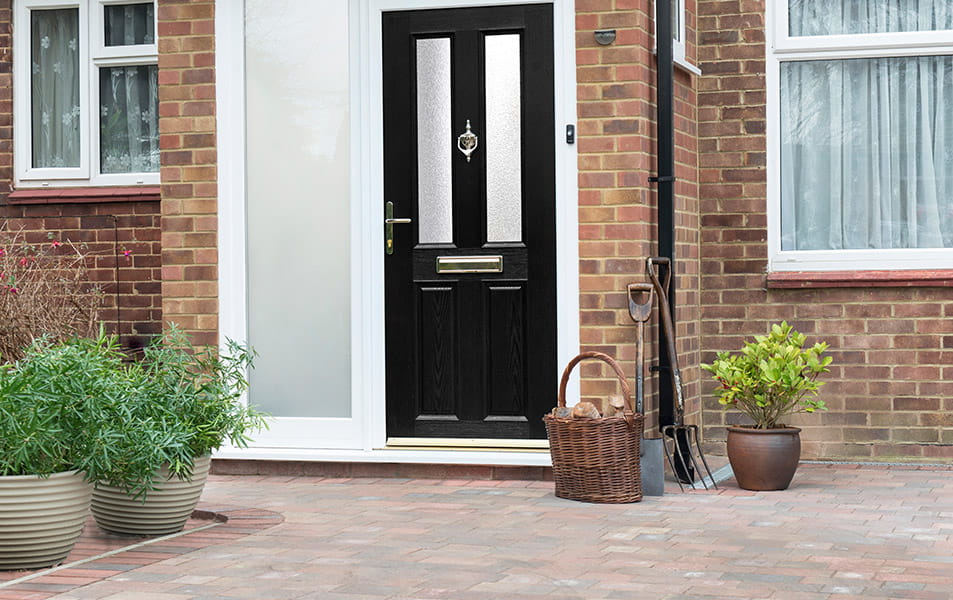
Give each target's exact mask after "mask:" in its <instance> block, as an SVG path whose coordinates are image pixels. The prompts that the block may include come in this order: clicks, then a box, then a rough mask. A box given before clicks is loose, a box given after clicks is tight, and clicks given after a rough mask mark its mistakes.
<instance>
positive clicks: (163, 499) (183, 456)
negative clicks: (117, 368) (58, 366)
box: [92, 325, 265, 535]
mask: <svg viewBox="0 0 953 600" xmlns="http://www.w3.org/2000/svg"><path fill="white" fill-rule="evenodd" d="M252 357H253V353H252V352H251V351H250V350H248V349H247V348H245V347H243V346H241V345H239V344H237V343H235V342H233V341H231V340H229V341H228V346H227V351H226V352H224V353H220V352H218V351H217V350H214V349H211V348H200V349H197V348H195V347H194V346H193V345H192V344H191V342H190V340H189V339H188V337H187V336H186V335H185V334H184V333H183V332H182V331H181V330H179V329H178V328H177V327H175V326H174V325H170V327H169V329H168V330H167V332H166V333H165V334H163V335H162V336H161V337H160V338H159V339H157V340H156V341H155V342H154V343H152V344H150V345H149V346H147V347H146V348H145V350H144V356H143V359H142V360H141V361H138V362H136V363H131V364H129V365H127V368H126V371H125V377H126V387H127V389H128V398H127V404H128V406H129V410H130V411H131V413H132V414H133V415H135V418H137V419H140V420H145V421H148V422H150V423H156V424H158V425H159V427H158V430H159V431H161V432H162V433H163V434H164V436H165V437H166V438H167V439H168V440H169V441H170V442H171V443H170V444H168V445H165V446H161V449H160V450H159V451H158V452H157V453H156V454H154V455H153V456H152V458H151V468H152V471H153V472H154V476H153V477H152V479H151V481H150V484H149V485H148V486H138V487H130V486H127V485H123V482H121V481H118V482H117V481H110V480H109V479H105V480H103V481H100V482H99V483H97V485H96V488H95V490H94V491H93V501H92V509H93V516H94V517H95V518H96V522H97V523H98V524H99V526H100V527H102V528H103V529H106V530H107V531H112V532H114V533H124V534H134V535H159V534H166V533H173V532H176V531H179V530H181V529H182V527H183V526H184V525H185V523H186V521H187V520H188V518H189V516H191V514H192V511H193V509H194V508H195V505H196V504H197V502H198V500H199V497H200V496H201V493H202V490H203V488H204V485H205V481H206V479H207V477H208V472H209V466H210V462H211V458H210V457H211V452H213V451H214V450H217V449H218V448H220V447H221V446H222V445H223V444H224V443H225V442H226V441H228V442H230V443H231V444H232V445H234V446H238V447H244V446H247V444H248V442H249V441H250V440H249V437H248V434H249V432H252V431H254V430H258V429H260V428H262V427H264V426H265V420H264V415H263V414H262V413H260V412H258V411H257V410H255V409H254V408H253V407H250V406H246V405H245V404H244V403H243V402H242V401H241V396H242V393H243V392H244V391H245V389H247V387H248V381H247V379H246V376H245V373H246V372H247V369H248V368H250V367H251V364H252Z"/></svg>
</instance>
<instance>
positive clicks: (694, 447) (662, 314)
mask: <svg viewBox="0 0 953 600" xmlns="http://www.w3.org/2000/svg"><path fill="white" fill-rule="evenodd" d="M657 265H665V282H664V285H663V284H662V282H660V281H659V276H658V272H657V271H656V266H657ZM645 266H646V268H647V270H648V273H649V279H651V280H652V285H653V286H654V287H655V295H656V296H658V299H659V301H658V306H659V321H661V323H662V332H663V334H664V336H665V346H667V350H668V358H669V364H670V366H671V374H672V388H673V392H674V394H675V418H674V422H673V423H672V424H671V425H666V426H664V427H662V439H663V440H667V439H669V438H670V439H671V440H672V443H671V445H669V444H668V443H666V444H665V457H666V458H667V459H668V464H669V466H670V467H671V468H672V472H673V473H674V474H675V481H677V482H678V487H679V488H680V489H681V490H682V491H685V487H684V486H683V485H682V477H685V479H686V480H687V483H691V484H692V489H695V481H694V479H695V478H694V476H693V474H694V473H701V469H699V467H698V461H696V460H695V455H696V454H697V455H698V459H699V460H700V461H701V464H702V465H704V466H705V473H707V474H708V479H709V480H711V484H712V486H713V487H714V488H715V489H716V490H717V489H718V485H717V484H716V483H715V478H714V477H713V476H712V473H711V469H710V468H709V467H708V461H706V460H705V454H704V452H702V447H701V439H700V436H699V434H698V425H686V424H685V397H684V395H683V391H682V374H681V371H679V369H678V353H677V352H676V350H675V325H674V323H673V321H672V313H671V311H670V310H669V304H668V295H667V293H666V290H667V289H668V287H669V283H670V282H671V279H672V269H671V261H670V260H669V259H668V258H666V257H654V258H648V259H646V261H645ZM701 482H702V485H703V486H705V489H706V490H707V489H708V483H707V482H706V481H705V477H704V476H703V477H701Z"/></svg>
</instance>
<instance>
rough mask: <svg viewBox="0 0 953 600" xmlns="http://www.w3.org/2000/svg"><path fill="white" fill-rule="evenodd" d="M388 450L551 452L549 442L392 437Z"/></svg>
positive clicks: (388, 439) (387, 446)
mask: <svg viewBox="0 0 953 600" xmlns="http://www.w3.org/2000/svg"><path fill="white" fill-rule="evenodd" d="M384 449H387V450H451V451H452V450H466V451H471V452H473V451H476V452H481V451H482V452H499V451H504V452H505V451H519V452H549V440H502V439H490V438H419V437H390V438H387V443H386V446H385V448H384Z"/></svg>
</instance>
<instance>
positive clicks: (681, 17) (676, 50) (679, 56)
mask: <svg viewBox="0 0 953 600" xmlns="http://www.w3.org/2000/svg"><path fill="white" fill-rule="evenodd" d="M687 16H688V13H687V11H686V10H685V0H675V8H674V9H673V10H672V18H673V19H675V18H677V19H678V26H677V27H675V28H674V30H673V31H672V33H673V34H674V35H673V38H672V59H673V60H674V61H675V62H676V63H678V64H685V62H686V60H687V59H686V58H685V46H686V43H685V35H686V34H685V31H686V28H685V18H686V17H687Z"/></svg>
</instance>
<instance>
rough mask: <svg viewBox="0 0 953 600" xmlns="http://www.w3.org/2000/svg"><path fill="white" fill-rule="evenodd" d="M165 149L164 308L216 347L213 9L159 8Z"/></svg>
mask: <svg viewBox="0 0 953 600" xmlns="http://www.w3.org/2000/svg"><path fill="white" fill-rule="evenodd" d="M158 5H159V6H158V19H159V84H160V88H159V132H160V140H159V144H160V147H161V149H162V158H161V163H162V168H161V173H162V308H163V314H164V316H165V318H166V319H167V320H171V321H175V322H177V323H178V324H179V325H181V326H182V327H183V328H184V329H185V330H186V331H189V332H191V333H192V334H193V336H194V341H195V342H196V343H197V344H214V343H216V342H217V337H218V335H217V330H218V283H217V280H218V267H217V265H218V250H217V246H218V241H217V231H218V217H217V214H218V202H217V181H218V179H217V178H218V175H217V167H216V161H217V154H216V150H215V21H214V8H215V3H214V2H211V1H197V0H196V1H190V0H159V3H158Z"/></svg>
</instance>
